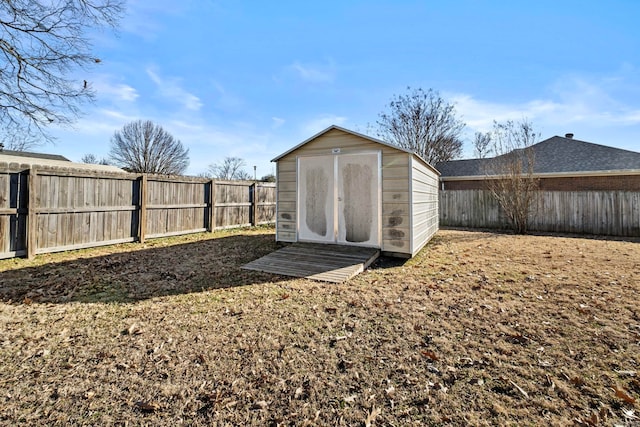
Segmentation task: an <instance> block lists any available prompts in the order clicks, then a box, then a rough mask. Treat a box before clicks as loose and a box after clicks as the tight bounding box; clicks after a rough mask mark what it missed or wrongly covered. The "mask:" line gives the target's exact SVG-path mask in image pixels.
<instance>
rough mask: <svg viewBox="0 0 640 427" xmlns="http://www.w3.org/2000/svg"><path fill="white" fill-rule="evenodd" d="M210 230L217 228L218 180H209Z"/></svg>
mask: <svg viewBox="0 0 640 427" xmlns="http://www.w3.org/2000/svg"><path fill="white" fill-rule="evenodd" d="M208 221H209V227H208V228H209V232H211V233H213V231H214V230H215V229H216V182H215V181H214V180H213V179H212V180H211V181H209V218H208Z"/></svg>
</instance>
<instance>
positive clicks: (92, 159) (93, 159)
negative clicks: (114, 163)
mask: <svg viewBox="0 0 640 427" xmlns="http://www.w3.org/2000/svg"><path fill="white" fill-rule="evenodd" d="M80 161H81V162H82V163H87V164H91V165H108V164H109V160H108V159H106V158H104V157H102V158H98V156H96V155H95V154H93V153H88V154H85V155H84V156H82V158H81V159H80Z"/></svg>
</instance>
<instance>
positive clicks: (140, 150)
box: [109, 120, 189, 175]
mask: <svg viewBox="0 0 640 427" xmlns="http://www.w3.org/2000/svg"><path fill="white" fill-rule="evenodd" d="M109 158H110V160H111V161H112V162H113V163H114V164H116V165H118V166H120V167H122V168H124V169H126V170H129V171H131V172H137V173H154V174H162V175H181V174H183V173H184V171H185V170H186V169H187V166H189V150H188V149H186V148H184V146H183V145H182V143H181V142H180V141H179V140H177V139H175V138H174V137H173V136H172V135H171V134H170V133H169V132H167V131H165V130H164V129H163V128H162V127H161V126H159V125H157V124H155V123H153V122H152V121H150V120H145V121H143V120H137V121H134V122H131V123H128V124H126V125H124V126H123V127H122V129H121V130H119V131H116V132H115V133H114V134H113V137H112V138H111V149H110V151H109Z"/></svg>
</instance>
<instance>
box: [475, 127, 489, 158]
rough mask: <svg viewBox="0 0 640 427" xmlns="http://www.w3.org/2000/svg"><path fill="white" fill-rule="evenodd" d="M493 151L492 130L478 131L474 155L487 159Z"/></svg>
mask: <svg viewBox="0 0 640 427" xmlns="http://www.w3.org/2000/svg"><path fill="white" fill-rule="evenodd" d="M491 151H492V149H491V132H486V133H482V132H476V133H475V136H474V138H473V154H474V156H475V157H476V158H477V159H485V158H486V157H487V156H488V155H489V154H491Z"/></svg>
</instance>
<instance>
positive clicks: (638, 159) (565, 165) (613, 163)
mask: <svg viewBox="0 0 640 427" xmlns="http://www.w3.org/2000/svg"><path fill="white" fill-rule="evenodd" d="M531 148H532V149H533V153H534V155H533V158H534V167H533V172H534V173H536V174H553V173H562V174H571V173H572V172H573V173H588V172H601V173H604V172H614V171H615V172H619V171H640V153H637V152H635V151H629V150H623V149H620V148H615V147H609V146H606V145H600V144H594V143H592V142H586V141H580V140H577V139H573V138H566V137H562V136H554V137H551V138H548V139H545V140H544V141H541V142H539V143H537V144H534V145H532V146H531ZM493 159H495V157H493V158H488V159H466V160H451V161H448V162H440V163H438V164H437V165H436V168H437V169H438V170H439V171H440V173H441V174H442V175H441V176H442V177H443V178H446V177H462V176H464V177H467V176H468V177H473V176H484V175H485V174H486V171H487V170H489V168H488V167H487V166H488V165H490V163H491V162H492V161H493Z"/></svg>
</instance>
